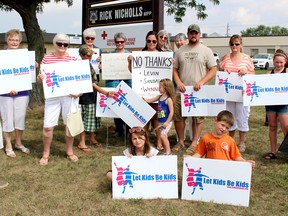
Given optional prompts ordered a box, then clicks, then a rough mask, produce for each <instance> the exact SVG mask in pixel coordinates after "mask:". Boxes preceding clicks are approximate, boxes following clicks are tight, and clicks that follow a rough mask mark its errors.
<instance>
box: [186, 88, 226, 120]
mask: <svg viewBox="0 0 288 216" xmlns="http://www.w3.org/2000/svg"><path fill="white" fill-rule="evenodd" d="M185 88H186V92H185V93H181V111H182V116H217V114H218V113H219V112H220V111H222V110H226V94H225V89H224V87H223V86H212V85H204V86H202V87H201V89H200V90H199V91H194V89H193V86H185Z"/></svg>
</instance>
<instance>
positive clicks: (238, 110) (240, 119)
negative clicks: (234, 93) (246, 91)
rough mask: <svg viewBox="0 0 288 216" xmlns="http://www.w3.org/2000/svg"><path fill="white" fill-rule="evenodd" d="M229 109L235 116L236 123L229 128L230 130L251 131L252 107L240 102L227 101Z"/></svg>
mask: <svg viewBox="0 0 288 216" xmlns="http://www.w3.org/2000/svg"><path fill="white" fill-rule="evenodd" d="M226 107H227V110H228V111H230V112H231V113H232V114H233V116H234V125H233V126H232V127H231V128H230V129H229V131H234V130H236V129H238V130H239V131H242V132H247V131H249V125H248V118H249V114H250V107H249V106H244V105H243V103H240V102H231V101H227V102H226Z"/></svg>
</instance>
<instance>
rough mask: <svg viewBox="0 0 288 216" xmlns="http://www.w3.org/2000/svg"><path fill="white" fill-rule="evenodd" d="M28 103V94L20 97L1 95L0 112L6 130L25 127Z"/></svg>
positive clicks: (10, 130)
mask: <svg viewBox="0 0 288 216" xmlns="http://www.w3.org/2000/svg"><path fill="white" fill-rule="evenodd" d="M28 104H29V96H28V95H27V96H19V97H3V96H0V114H1V118H2V124H3V125H2V128H3V131H4V132H12V131H14V130H15V129H17V130H24V129H25V118H26V111H27V107H28Z"/></svg>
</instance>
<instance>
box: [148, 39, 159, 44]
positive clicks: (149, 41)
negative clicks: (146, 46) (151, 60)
mask: <svg viewBox="0 0 288 216" xmlns="http://www.w3.org/2000/svg"><path fill="white" fill-rule="evenodd" d="M147 43H154V44H156V43H157V41H156V40H147Z"/></svg>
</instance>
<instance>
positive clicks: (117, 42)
mask: <svg viewBox="0 0 288 216" xmlns="http://www.w3.org/2000/svg"><path fill="white" fill-rule="evenodd" d="M124 42H125V41H115V43H116V44H123V43H124Z"/></svg>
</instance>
